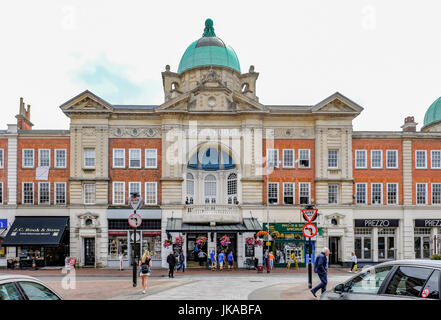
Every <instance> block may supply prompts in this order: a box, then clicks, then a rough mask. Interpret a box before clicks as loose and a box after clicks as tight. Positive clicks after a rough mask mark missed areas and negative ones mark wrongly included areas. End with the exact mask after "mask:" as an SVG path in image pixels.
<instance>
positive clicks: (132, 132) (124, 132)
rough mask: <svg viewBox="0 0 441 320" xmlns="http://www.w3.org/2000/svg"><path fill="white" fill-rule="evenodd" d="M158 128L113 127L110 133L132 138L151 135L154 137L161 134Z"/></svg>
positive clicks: (150, 136) (113, 135)
mask: <svg viewBox="0 0 441 320" xmlns="http://www.w3.org/2000/svg"><path fill="white" fill-rule="evenodd" d="M159 131H160V130H158V129H154V128H142V127H135V128H111V129H110V135H111V137H118V138H131V137H149V138H153V137H155V136H157V135H158V134H159Z"/></svg>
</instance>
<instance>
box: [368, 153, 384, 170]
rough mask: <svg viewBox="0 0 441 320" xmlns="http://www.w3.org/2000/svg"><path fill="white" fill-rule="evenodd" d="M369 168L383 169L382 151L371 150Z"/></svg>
mask: <svg viewBox="0 0 441 320" xmlns="http://www.w3.org/2000/svg"><path fill="white" fill-rule="evenodd" d="M371 168H383V150H371Z"/></svg>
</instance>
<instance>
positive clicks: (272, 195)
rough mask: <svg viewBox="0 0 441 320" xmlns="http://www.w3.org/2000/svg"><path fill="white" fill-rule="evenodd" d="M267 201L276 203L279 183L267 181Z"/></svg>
mask: <svg viewBox="0 0 441 320" xmlns="http://www.w3.org/2000/svg"><path fill="white" fill-rule="evenodd" d="M268 203H269V204H278V203H279V184H278V183H275V182H269V183H268Z"/></svg>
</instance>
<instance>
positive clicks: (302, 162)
mask: <svg viewBox="0 0 441 320" xmlns="http://www.w3.org/2000/svg"><path fill="white" fill-rule="evenodd" d="M309 167H310V150H309V149H299V168H309Z"/></svg>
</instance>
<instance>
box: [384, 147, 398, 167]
mask: <svg viewBox="0 0 441 320" xmlns="http://www.w3.org/2000/svg"><path fill="white" fill-rule="evenodd" d="M386 167H387V168H389V169H396V168H398V150H387V151H386Z"/></svg>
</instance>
